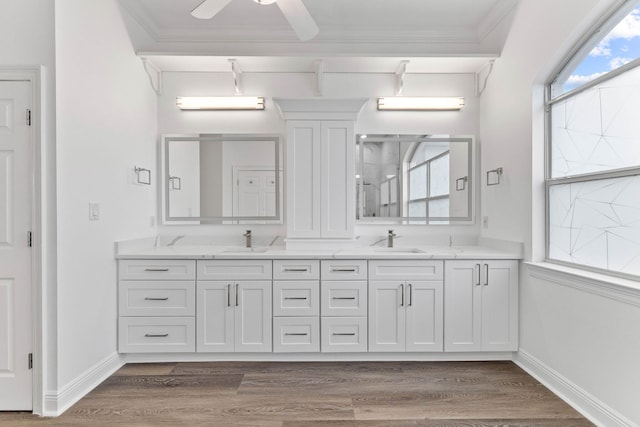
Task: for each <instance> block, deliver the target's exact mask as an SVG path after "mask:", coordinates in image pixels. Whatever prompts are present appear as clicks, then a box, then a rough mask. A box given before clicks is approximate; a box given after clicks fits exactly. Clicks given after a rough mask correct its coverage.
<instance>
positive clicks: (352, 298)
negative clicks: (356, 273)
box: [331, 297, 356, 300]
mask: <svg viewBox="0 0 640 427" xmlns="http://www.w3.org/2000/svg"><path fill="white" fill-rule="evenodd" d="M331 299H350V300H354V299H356V297H332V298H331Z"/></svg>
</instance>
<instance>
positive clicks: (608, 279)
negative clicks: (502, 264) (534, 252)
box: [523, 262, 640, 307]
mask: <svg viewBox="0 0 640 427" xmlns="http://www.w3.org/2000/svg"><path fill="white" fill-rule="evenodd" d="M523 264H524V265H526V266H527V267H528V270H529V275H530V276H531V277H535V278H538V279H542V280H546V281H549V282H553V283H556V284H559V285H563V286H569V287H572V288H575V289H578V290H581V291H584V292H589V293H592V294H597V295H600V296H604V297H607V298H611V299H614V300H617V301H621V302H624V303H627V304H632V305H635V306H638V307H640V281H636V280H631V279H623V278H620V277H615V276H609V275H606V274H600V273H594V272H591V271H585V270H581V269H578V268H572V267H567V266H563V265H558V264H553V263H549V262H524V263H523Z"/></svg>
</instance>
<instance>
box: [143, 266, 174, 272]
mask: <svg viewBox="0 0 640 427" xmlns="http://www.w3.org/2000/svg"><path fill="white" fill-rule="evenodd" d="M144 271H155V272H163V271H169V268H168V267H164V268H151V267H149V268H145V269H144Z"/></svg>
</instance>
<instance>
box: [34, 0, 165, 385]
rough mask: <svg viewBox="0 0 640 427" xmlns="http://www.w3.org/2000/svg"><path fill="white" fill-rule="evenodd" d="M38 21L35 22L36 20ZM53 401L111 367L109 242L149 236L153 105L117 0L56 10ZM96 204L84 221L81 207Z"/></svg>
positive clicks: (78, 1) (66, 3) (66, 2)
mask: <svg viewBox="0 0 640 427" xmlns="http://www.w3.org/2000/svg"><path fill="white" fill-rule="evenodd" d="M34 16H37V12H34ZM55 28H56V29H55V37H56V41H55V45H56V69H57V79H56V92H57V102H56V112H57V141H58V145H57V165H58V173H57V190H58V249H57V250H58V393H59V394H62V395H64V393H65V392H67V391H69V390H73V387H74V383H75V381H78V380H82V379H84V378H83V376H85V375H86V374H87V373H90V372H91V371H92V370H94V369H95V368H96V367H99V366H100V364H101V363H103V362H104V361H105V360H109V358H112V357H117V354H116V351H117V347H116V324H117V323H116V318H117V305H116V278H117V276H116V263H115V260H114V257H113V253H114V252H113V251H114V241H116V240H121V239H131V238H136V237H142V236H144V237H147V236H149V235H152V234H154V233H155V228H154V227H152V226H151V225H150V217H151V216H153V215H155V214H156V211H155V203H156V193H157V182H154V183H153V185H151V186H146V185H140V184H136V183H134V174H133V169H134V166H136V165H137V166H141V167H146V168H150V169H151V170H152V174H153V175H152V177H157V172H158V171H157V168H156V128H157V101H156V95H155V93H154V92H153V90H152V89H151V86H150V84H149V78H148V76H147V75H146V73H145V72H144V70H143V67H142V63H141V61H140V59H139V58H137V57H136V56H135V54H134V52H133V50H132V47H131V44H130V41H129V38H128V35H127V32H126V30H125V28H124V25H123V23H122V18H121V16H120V12H119V10H118V6H117V2H116V1H115V0H93V1H86V0H57V1H56V2H55ZM89 202H97V203H99V204H100V220H99V221H89V219H88V203H89Z"/></svg>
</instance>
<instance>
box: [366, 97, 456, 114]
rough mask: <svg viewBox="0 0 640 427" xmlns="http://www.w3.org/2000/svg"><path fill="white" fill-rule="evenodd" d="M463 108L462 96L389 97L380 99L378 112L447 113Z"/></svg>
mask: <svg viewBox="0 0 640 427" xmlns="http://www.w3.org/2000/svg"><path fill="white" fill-rule="evenodd" d="M462 107H464V98H462V97H460V96H448V97H424V96H422V97H416V96H389V97H382V98H378V110H399V111H402V110H404V111H446V110H460V109H462Z"/></svg>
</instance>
